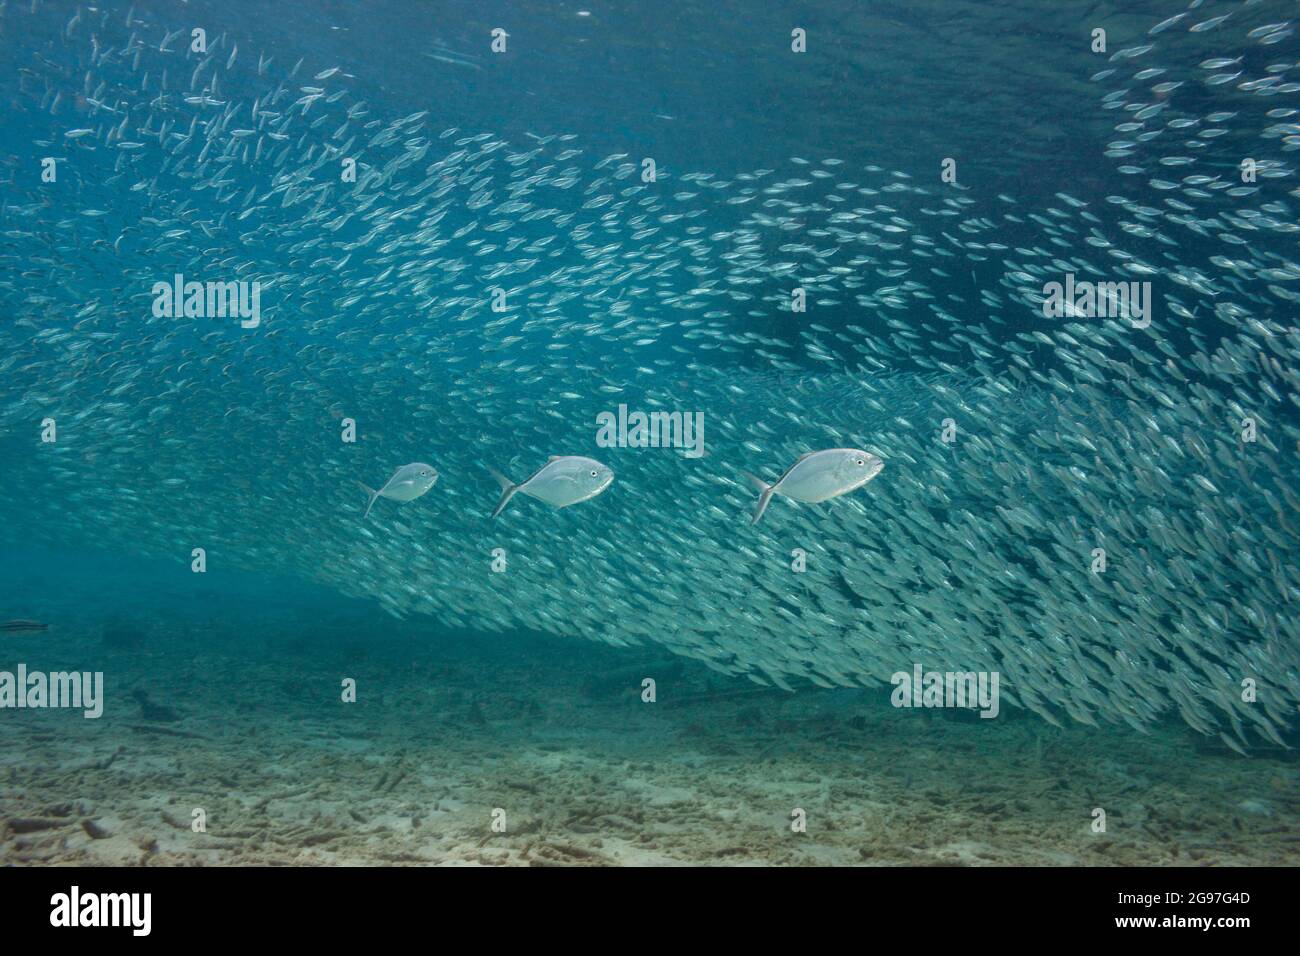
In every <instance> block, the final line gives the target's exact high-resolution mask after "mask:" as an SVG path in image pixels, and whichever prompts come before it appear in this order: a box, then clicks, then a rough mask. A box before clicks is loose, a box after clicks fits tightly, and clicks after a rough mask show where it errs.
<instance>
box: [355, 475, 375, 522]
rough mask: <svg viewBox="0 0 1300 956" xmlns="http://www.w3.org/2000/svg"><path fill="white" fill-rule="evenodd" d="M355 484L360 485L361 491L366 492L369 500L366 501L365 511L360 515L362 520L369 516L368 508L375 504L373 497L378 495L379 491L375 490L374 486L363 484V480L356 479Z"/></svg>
mask: <svg viewBox="0 0 1300 956" xmlns="http://www.w3.org/2000/svg"><path fill="white" fill-rule="evenodd" d="M357 485H358V486H360V488H361V490H362V491H364V492H365V493H366V494H368V495H369V496H370V500H369V501H367V502H366V513H365V514H363V515H362V516H361V518H362V520H363V521H364V520H365V519H366V518H368V517H369V516H370V509H371V508H373V507H374V506H375V499H376V498H378V497H379V492H377V491H375V489H374V488H371V487H370V486H369V485H367V484H365V483H364V482H360V481H358V482H357Z"/></svg>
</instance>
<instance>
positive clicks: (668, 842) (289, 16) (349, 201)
mask: <svg viewBox="0 0 1300 956" xmlns="http://www.w3.org/2000/svg"><path fill="white" fill-rule="evenodd" d="M1184 11H1185V12H1186V15H1185V16H1184V18H1183V19H1182V20H1180V21H1178V22H1177V23H1176V24H1174V25H1173V26H1170V27H1167V28H1163V29H1161V28H1158V27H1157V24H1160V23H1161V22H1162V21H1164V20H1166V18H1168V17H1172V16H1174V15H1176V14H1178V13H1180V12H1184ZM1293 13H1294V11H1293V10H1292V9H1291V7H1290V5H1288V4H1286V3H1282V2H1270V0H1264V2H1258V3H1254V2H1252V3H1240V2H1227V0H1216V2H1211V3H1206V4H1200V3H1199V2H1198V3H1196V4H1192V5H1191V6H1185V5H1183V4H1182V3H1181V2H1178V0H1161V2H1157V3H1152V4H1146V5H1144V6H1143V7H1142V8H1141V9H1134V10H1130V11H1125V12H1115V11H1110V10H1109V9H1108V8H1105V7H1099V6H1096V5H1093V4H1087V3H1074V2H1067V3H1062V2H1046V0H1041V2H1040V0H1019V2H1008V3H998V4H996V5H989V4H984V3H973V2H972V3H965V2H956V0H928V2H920V3H911V2H909V3H872V4H869V5H863V4H858V3H851V2H839V0H826V2H818V3H816V4H813V5H811V6H808V7H805V8H800V9H795V10H791V9H786V8H782V7H780V5H776V6H773V5H746V4H726V3H723V4H719V3H692V2H671V3H664V4H642V3H601V4H595V3H593V4H590V5H588V4H584V3H567V2H566V3H553V4H552V3H539V4H535V5H534V4H530V5H525V6H523V7H521V6H520V5H518V4H508V3H493V2H486V3H455V2H419V3H411V2H397V0H393V2H389V0H365V2H352V3H342V2H313V3H310V4H280V3H276V4H268V3H256V2H250V0H240V2H235V3H230V2H226V3H219V4H218V3H211V2H206V0H194V2H190V3H186V4H182V5H177V4H175V3H170V2H156V3H150V2H139V3H135V4H134V5H132V4H128V3H119V2H117V0H113V2H110V3H97V4H94V5H87V4H84V3H82V4H78V3H70V2H44V0H35V2H33V0H26V2H14V0H0V104H2V105H3V111H2V118H0V296H2V297H3V298H2V299H0V301H3V303H4V306H5V316H6V321H5V322H4V323H2V324H0V456H2V458H0V460H3V462H4V465H5V472H6V480H5V482H4V486H3V487H4V491H3V492H0V543H2V544H3V548H2V551H0V572H2V573H0V624H4V622H6V621H8V622H10V626H9V627H8V629H7V630H0V703H4V700H5V698H4V688H3V679H4V678H3V673H2V672H5V671H13V670H15V669H16V668H17V666H18V665H19V664H20V663H22V664H23V665H25V667H26V668H27V669H28V670H40V671H42V672H56V671H75V672H78V673H81V672H85V673H96V672H98V673H101V674H102V675H103V679H104V687H105V691H104V700H103V703H104V708H103V715H102V717H96V718H94V719H92V720H87V719H85V718H84V717H82V716H81V714H80V712H79V711H78V710H77V709H76V708H63V709H55V708H45V709H40V708H33V709H26V708H24V709H18V708H17V707H14V706H13V705H12V704H6V706H5V707H4V708H3V709H0V730H3V733H4V735H5V741H6V748H5V753H6V754H7V756H6V758H5V761H4V766H3V768H0V771H2V772H3V773H5V774H7V778H6V779H7V781H8V786H7V787H6V788H5V790H4V792H3V793H0V816H3V817H5V818H7V819H11V820H26V821H36V822H35V823H29V824H24V825H22V826H21V827H11V828H10V829H9V830H7V831H5V833H6V836H5V842H4V843H3V844H0V859H4V860H5V861H6V862H20V863H33V862H67V861H76V862H91V863H101V862H102V863H122V862H130V863H134V862H155V863H176V864H190V863H198V862H207V863H213V862H215V863H227V864H238V863H254V862H276V863H280V862H296V863H355V862H365V863H379V862H386V863H405V862H410V863H445V862H469V863H493V864H496V863H539V862H541V863H548V862H549V863H567V864H576V863H593V862H594V863H606V864H613V863H680V862H723V863H726V862H762V863H814V864H815V863H844V862H848V863H860V862H866V863H916V862H936V861H937V862H961V863H971V864H980V863H993V862H997V863H1040V864H1041V863H1085V864H1104V863H1115V862H1118V863H1129V864H1133V863H1150V862H1154V863H1186V862H1207V863H1231V864H1243V863H1251V862H1294V858H1295V850H1294V843H1293V842H1288V841H1287V840H1286V839H1284V838H1283V836H1284V834H1285V833H1286V831H1287V830H1288V828H1293V827H1294V823H1295V814H1296V801H1295V794H1296V792H1297V791H1296V787H1295V784H1296V768H1295V762H1294V758H1293V756H1292V754H1293V751H1292V750H1291V749H1290V748H1291V747H1292V746H1293V745H1294V743H1295V733H1294V717H1295V708H1296V706H1297V704H1298V703H1300V642H1298V640H1297V639H1298V638H1300V632H1297V628H1296V624H1295V622H1294V616H1293V615H1292V614H1291V613H1290V611H1289V608H1290V607H1291V606H1292V605H1293V604H1294V603H1295V602H1296V601H1297V600H1300V579H1298V578H1297V572H1296V568H1297V567H1298V566H1300V562H1297V560H1296V559H1297V551H1298V550H1300V548H1297V540H1296V534H1295V522H1296V521H1297V520H1298V519H1297V517H1296V505H1297V503H1298V501H1297V498H1296V493H1295V491H1294V485H1295V478H1296V477H1297V475H1300V452H1298V449H1300V420H1298V417H1297V412H1296V409H1297V407H1298V406H1300V379H1298V378H1297V372H1296V364H1295V363H1296V359H1297V358H1298V357H1300V332H1298V331H1297V327H1296V321H1295V314H1296V307H1297V304H1298V303H1300V266H1297V262H1298V261H1300V256H1298V255H1297V248H1296V243H1295V237H1296V222H1297V219H1296V210H1297V182H1296V176H1295V172H1294V166H1295V153H1296V150H1297V149H1298V148H1300V128H1297V125H1296V117H1297V116H1300V96H1298V95H1297V93H1300V85H1297V84H1298V83H1300V65H1298V58H1297V53H1298V52H1300V43H1297V42H1296V41H1295V37H1294V35H1293V33H1294V30H1293V29H1292V27H1291V26H1290V24H1289V20H1290V18H1291V17H1292V15H1293ZM1225 14H1227V15H1229V16H1228V19H1227V20H1226V21H1223V22H1221V23H1211V25H1210V26H1209V27H1207V28H1205V29H1200V28H1196V29H1191V28H1193V27H1196V26H1197V25H1198V24H1203V23H1205V22H1209V21H1212V20H1213V18H1216V17H1218V16H1221V15H1225ZM195 28H200V29H202V31H203V37H202V44H201V45H202V49H201V50H199V49H194V48H192V46H191V44H192V43H194V42H196V41H195V40H194V35H193V34H192V32H191V31H192V30H194V29H195ZM498 28H501V29H504V30H505V33H506V34H507V36H506V37H505V48H504V50H502V51H501V52H494V50H493V48H492V43H493V31H494V30H496V29H498ZM1097 28H1102V29H1104V30H1105V31H1106V34H1107V37H1106V42H1107V47H1106V50H1105V51H1104V52H1096V51H1093V50H1092V49H1090V44H1091V43H1092V42H1093V39H1092V36H1093V35H1092V31H1093V30H1094V29H1097ZM796 29H798V30H802V31H806V39H807V47H806V52H795V51H794V50H792V49H791V42H792V36H791V31H792V30H796ZM1153 29H1155V32H1154V33H1153V32H1151V31H1152V30H1153ZM1148 44H1149V45H1150V48H1149V49H1147V48H1146V47H1147V45H1148ZM1234 73H1236V74H1239V75H1238V76H1233V75H1232V74H1234ZM1221 77H1227V78H1226V79H1222V80H1220V78H1221ZM1161 84H1165V85H1166V86H1167V87H1168V88H1167V89H1165V88H1162V87H1161ZM1138 117H1141V119H1139V118H1138ZM1245 158H1249V159H1252V160H1254V161H1257V162H1258V163H1259V164H1260V167H1259V169H1260V174H1259V177H1258V178H1249V179H1248V178H1243V176H1242V173H1241V162H1242V160H1243V159H1245ZM350 160H355V161H356V166H355V172H356V176H355V178H351V179H350V178H348V176H347V175H346V173H345V172H344V171H345V169H346V168H347V164H348V161H350ZM949 160H951V161H953V162H955V167H953V168H954V169H955V172H956V175H955V182H954V181H952V179H951V177H950V178H947V179H945V178H944V176H943V173H944V170H945V168H946V167H945V163H946V161H949ZM647 161H652V162H653V166H654V169H655V170H656V172H657V176H656V177H655V178H652V179H649V180H647V179H646V178H644V173H645V170H646V163H647ZM51 170H53V174H52V176H51ZM43 174H44V175H43ZM1066 273H1071V274H1077V277H1078V278H1079V279H1080V280H1091V281H1101V282H1139V283H1140V282H1149V283H1150V286H1151V300H1150V302H1151V312H1150V316H1149V318H1150V324H1149V326H1139V325H1134V324H1132V323H1130V322H1129V321H1128V317H1127V316H1125V317H1120V318H1116V317H1113V316H1104V315H1103V316H1100V317H1098V316H1087V315H1082V316H1073V317H1066V318H1057V319H1049V318H1045V317H1044V316H1043V314H1042V311H1041V309H1040V305H1041V301H1042V297H1043V295H1044V294H1045V284H1046V283H1048V282H1052V281H1064V277H1065V275H1066ZM177 274H183V275H184V277H185V278H186V279H187V280H192V281H199V282H221V283H225V282H242V283H248V284H252V283H257V284H258V286H259V290H260V291H259V294H260V300H259V302H260V307H259V312H258V314H257V315H256V316H253V317H246V318H247V321H246V323H245V324H243V325H241V322H240V319H239V317H237V316H231V315H224V316H220V317H217V316H211V315H192V316H188V317H187V316H183V315H182V316H180V317H175V316H173V315H169V314H164V315H160V314H159V312H158V311H157V309H156V301H157V298H158V292H157V290H156V289H155V284H157V283H162V284H163V285H164V287H165V286H168V285H169V284H170V283H171V282H172V280H173V277H174V276H175V275H177ZM795 288H799V289H802V290H803V292H804V293H805V294H806V307H807V310H806V311H802V310H801V309H798V308H794V309H792V306H791V296H792V290H794V289H795ZM498 290H499V293H498ZM498 294H500V296H501V297H502V300H503V301H504V303H505V304H504V307H503V308H500V309H497V308H494V300H495V299H496V298H497V297H498ZM497 304H498V305H499V304H500V303H497ZM620 405H623V406H627V407H628V408H630V409H632V410H634V411H635V410H640V411H644V412H646V413H649V412H652V411H656V410H658V411H664V412H675V413H678V414H679V415H687V416H691V415H695V414H697V413H698V414H699V415H700V416H701V418H700V420H701V421H702V422H703V427H704V433H703V435H704V437H703V449H702V450H703V454H701V455H698V456H697V455H693V454H686V453H685V452H686V449H682V448H677V449H673V448H637V447H626V446H625V445H618V446H615V447H609V446H608V445H606V444H604V443H603V442H602V441H601V440H600V439H599V437H598V430H597V427H596V423H597V421H598V416H599V415H601V414H602V413H616V412H617V410H618V408H619V406H620ZM1243 419H1249V420H1250V426H1249V428H1247V426H1246V424H1245V423H1244V422H1243ZM946 431H948V432H951V433H950V434H948V435H947V437H945V433H946ZM824 449H849V450H850V451H851V452H852V454H851V455H850V457H849V459H848V460H849V461H850V462H852V461H853V460H856V459H862V460H872V459H875V458H877V457H878V458H879V459H880V460H881V461H883V463H884V467H883V470H882V471H881V472H880V474H879V477H873V478H872V480H871V481H870V483H865V482H858V483H856V484H853V485H852V487H847V486H845V487H839V488H836V489H835V492H836V493H835V494H829V495H826V496H825V498H826V500H819V496H818V495H817V494H812V493H811V492H809V491H808V490H807V488H806V487H803V488H802V490H801V486H799V484H798V476H797V475H796V474H795V472H794V471H790V476H789V481H788V483H786V484H783V485H780V486H778V488H777V492H778V493H777V494H776V495H775V496H774V497H773V499H772V503H771V505H770V506H769V508H768V510H767V511H766V512H765V514H764V516H763V519H762V521H761V522H758V523H756V524H751V516H752V515H753V514H754V512H755V506H756V502H757V497H758V492H757V490H756V489H754V488H753V487H751V485H750V483H749V482H748V480H747V479H746V477H745V473H746V472H752V473H755V474H757V475H758V477H759V478H760V479H761V480H762V481H763V482H765V483H769V484H771V483H776V482H777V480H778V479H780V478H782V476H784V475H785V474H786V472H787V471H788V470H790V469H792V468H793V467H797V466H796V462H797V461H798V460H799V458H800V456H801V455H803V454H805V453H808V452H814V451H817V450H824ZM568 455H578V456H586V457H590V458H593V459H596V460H598V461H599V462H600V463H601V464H602V465H607V466H608V467H609V468H610V469H612V471H613V473H614V475H615V478H614V481H613V484H612V485H610V486H609V488H608V489H607V490H605V489H601V490H600V491H599V492H598V493H595V494H593V495H591V496H589V497H587V498H586V500H581V501H579V502H577V503H574V504H572V505H571V506H566V507H562V508H557V507H554V505H555V504H556V502H555V501H548V500H546V492H545V491H544V490H543V489H541V487H540V484H541V481H540V479H541V478H542V475H541V474H538V477H537V481H538V483H537V484H533V485H531V486H530V485H529V484H527V480H528V479H529V478H530V477H531V476H533V475H534V474H537V473H539V472H542V470H543V469H544V467H545V466H546V464H547V460H548V458H549V457H550V456H568ZM413 462H425V463H429V465H430V466H431V467H432V468H434V469H436V470H437V473H438V480H437V483H436V484H434V485H433V486H432V487H431V488H430V489H429V490H428V491H427V493H426V494H423V495H421V496H419V497H415V498H414V499H412V500H400V496H399V495H396V494H393V495H388V496H385V495H383V494H381V495H380V497H379V499H378V500H377V501H376V502H375V504H374V507H373V509H372V511H371V513H370V514H369V515H364V511H365V508H366V504H367V497H366V495H365V494H363V493H362V492H361V490H360V489H358V487H357V484H358V483H361V484H364V485H366V486H369V487H370V488H373V489H377V490H381V491H382V490H383V489H384V488H385V482H386V481H388V480H389V478H390V476H391V475H392V474H393V472H394V471H395V470H396V469H397V468H399V467H400V466H402V465H405V464H408V463H413ZM489 469H495V470H497V471H500V472H503V473H504V474H505V475H506V477H507V478H508V479H509V480H510V482H512V483H517V484H519V485H521V486H522V489H521V492H520V493H518V494H516V495H515V497H514V498H513V499H512V500H511V502H510V504H509V505H508V507H507V508H506V509H505V510H504V512H503V514H502V515H501V517H499V518H496V519H493V518H492V517H491V514H492V510H493V508H494V506H495V505H496V503H497V499H498V496H499V495H500V491H501V489H500V488H499V487H498V486H497V484H496V482H495V481H494V480H493V479H492V477H491V475H490V472H489ZM389 490H391V488H390V489H389ZM840 492H842V493H840ZM534 493H536V495H534ZM1094 549H1102V550H1103V551H1104V552H1105V563H1104V565H1102V566H1100V567H1099V566H1098V565H1097V563H1096V562H1097V560H1098V559H1097V551H1095V550H1094ZM33 625H41V627H36V626H33ZM916 666H919V667H921V668H922V669H923V670H926V671H935V672H939V673H941V674H942V673H944V672H957V673H966V672H970V673H971V674H972V675H975V674H978V675H981V676H982V677H988V676H989V675H994V674H996V675H997V676H998V677H999V680H1000V684H999V688H1000V693H1001V694H1002V697H1001V699H1000V702H999V703H998V705H997V706H995V707H992V708H989V707H988V706H984V707H983V708H981V706H977V705H974V704H973V703H972V702H969V701H968V702H967V703H966V704H960V705H957V706H952V705H949V706H935V707H933V708H929V707H906V706H899V704H898V700H897V699H896V697H895V696H894V693H895V690H896V685H897V681H895V680H894V678H895V677H896V675H899V674H905V675H907V674H911V673H912V672H913V668H914V667H916ZM647 682H649V683H647ZM648 688H649V689H648ZM981 709H984V710H986V711H989V710H991V711H993V712H992V713H989V714H988V716H987V718H984V717H980V716H979V711H980V710H981ZM214 781H215V783H216V786H214V785H213V783H214ZM954 781H965V784H964V785H963V786H957V784H956V783H955V782H954ZM729 801H730V804H729ZM885 805H893V806H897V807H898V808H899V809H898V811H897V815H896V816H895V817H894V818H893V820H892V823H891V825H890V827H884V828H880V827H873V826H871V825H870V821H873V820H879V819H880V808H881V807H882V806H885ZM195 807H204V808H205V810H206V811H208V813H207V815H208V816H209V817H210V818H211V819H212V821H213V823H212V826H211V828H210V829H209V830H206V831H193V830H190V829H188V828H187V826H186V823H187V821H188V820H189V819H190V815H191V811H192V810H193V809H194V808H195ZM796 807H801V808H803V809H805V810H808V811H809V819H810V820H811V821H814V823H815V824H816V825H812V826H810V827H809V829H808V831H807V832H804V831H801V830H798V829H792V828H791V812H792V808H796ZM502 808H503V809H504V810H505V811H506V813H507V816H508V817H509V818H510V819H511V820H512V821H514V822H513V823H511V824H510V825H509V826H507V827H506V828H505V829H504V830H496V829H493V828H492V823H493V820H494V817H493V813H494V812H495V811H496V810H497V809H502ZM809 808H811V809H809ZM1095 808H1102V809H1104V810H1106V811H1107V813H1108V814H1109V815H1110V820H1111V825H1110V826H1108V827H1105V828H1102V829H1097V828H1096V826H1095V821H1096V815H1095V814H1094V813H1093V811H1094V809H1095ZM82 820H89V821H98V822H96V823H94V825H93V826H89V827H88V826H86V825H84V824H82V823H81V821H82ZM160 821H161V822H160ZM178 821H179V823H178ZM827 821H833V823H832V825H830V826H826V825H825V824H826V822H827ZM20 831H21V832H20ZM484 838H486V839H487V840H488V841H489V842H488V843H486V844H485V843H484V842H482V841H483V840H484ZM792 841H794V842H792ZM799 841H803V842H799Z"/></svg>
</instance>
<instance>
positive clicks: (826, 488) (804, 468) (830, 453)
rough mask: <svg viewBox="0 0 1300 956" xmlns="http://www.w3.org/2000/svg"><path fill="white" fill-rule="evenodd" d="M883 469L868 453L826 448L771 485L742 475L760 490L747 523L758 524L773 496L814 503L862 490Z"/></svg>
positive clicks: (854, 449)
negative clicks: (779, 495)
mask: <svg viewBox="0 0 1300 956" xmlns="http://www.w3.org/2000/svg"><path fill="white" fill-rule="evenodd" d="M884 467H885V463H884V462H883V461H881V460H880V459H879V458H877V457H876V456H875V455H873V454H871V453H870V452H866V451H860V450H858V449H857V448H828V449H826V450H825V451H810V452H808V454H806V455H804V456H803V457H802V458H800V459H799V460H798V461H796V462H795V463H794V464H793V465H791V466H790V467H789V469H788V470H787V471H786V473H785V474H784V475H782V476H781V477H780V478H778V479H777V480H776V481H775V482H773V483H772V484H770V485H769V484H768V483H767V482H766V481H764V480H763V479H762V478H759V477H757V476H755V475H751V474H749V472H745V474H746V476H747V477H748V478H749V480H750V481H751V482H752V483H753V484H754V487H755V488H757V489H758V491H759V495H758V508H757V509H756V510H755V511H754V518H753V520H752V521H750V524H758V519H759V518H761V517H763V512H764V511H766V510H767V505H768V502H770V501H771V500H772V495H774V494H782V495H785V496H786V497H787V498H793V499H794V500H795V501H807V502H809V503H812V504H816V503H817V502H819V501H828V500H829V499H831V498H838V497H839V496H840V495H844V494H848V493H849V492H850V491H853V490H854V489H855V488H861V487H862V486H863V485H865V484H866V483H867V482H868V481H870V480H871V479H872V478H874V477H876V475H878V474H880V469H882V468H884Z"/></svg>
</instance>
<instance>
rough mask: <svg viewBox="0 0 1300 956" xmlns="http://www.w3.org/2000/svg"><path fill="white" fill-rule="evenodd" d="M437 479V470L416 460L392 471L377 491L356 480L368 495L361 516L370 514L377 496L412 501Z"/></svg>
mask: <svg viewBox="0 0 1300 956" xmlns="http://www.w3.org/2000/svg"><path fill="white" fill-rule="evenodd" d="M437 480H438V472H437V471H436V470H435V469H434V467H433V466H432V465H426V464H425V463H424V462H422V461H417V462H415V463H414V464H411V465H403V466H402V467H401V468H399V469H397V471H395V472H393V477H391V478H389V479H388V481H386V482H384V486H383V487H382V488H380V489H379V490H378V491H375V489H373V488H371V487H370V486H369V485H366V484H363V483H362V482H359V481H358V482H357V484H358V485H361V490H362V491H364V492H365V493H366V494H368V495H369V496H370V501H369V502H367V503H366V513H365V514H364V515H362V516H361V517H362V518H365V517H367V516H368V515H369V514H370V509H371V508H373V507H374V506H375V499H377V498H390V499H392V500H393V501H414V500H415V499H416V498H418V497H420V495H422V494H424V493H425V492H426V491H428V490H429V489H430V488H432V487H433V486H434V483H435V482H437Z"/></svg>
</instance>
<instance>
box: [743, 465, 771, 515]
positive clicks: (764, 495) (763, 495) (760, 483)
mask: <svg viewBox="0 0 1300 956" xmlns="http://www.w3.org/2000/svg"><path fill="white" fill-rule="evenodd" d="M745 477H746V478H748V479H749V483H750V484H751V485H753V486H754V489H755V490H756V491H757V492H758V507H757V508H755V509H754V517H753V518H751V519H750V521H749V523H750V524H758V519H759V518H761V517H763V512H764V511H766V510H767V506H768V503H769V502H770V501H771V500H772V492H774V491H776V485H769V484H768V483H767V482H766V481H764V480H763V479H762V478H759V477H758V476H757V475H751V474H750V473H749V472H745Z"/></svg>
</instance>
